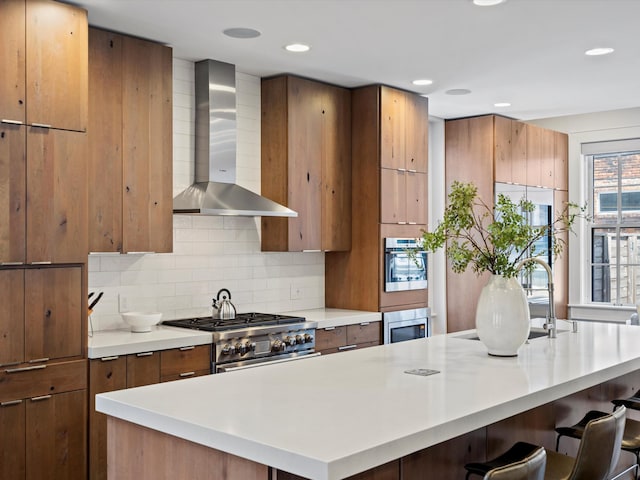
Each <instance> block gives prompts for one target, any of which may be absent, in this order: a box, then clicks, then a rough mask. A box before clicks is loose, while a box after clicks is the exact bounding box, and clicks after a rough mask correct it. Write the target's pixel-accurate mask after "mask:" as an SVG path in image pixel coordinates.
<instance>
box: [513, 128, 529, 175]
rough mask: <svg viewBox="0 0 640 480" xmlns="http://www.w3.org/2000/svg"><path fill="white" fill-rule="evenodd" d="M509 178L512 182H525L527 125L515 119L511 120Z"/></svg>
mask: <svg viewBox="0 0 640 480" xmlns="http://www.w3.org/2000/svg"><path fill="white" fill-rule="evenodd" d="M511 162H512V166H511V178H512V180H513V183H517V184H519V185H526V184H527V127H526V124H525V123H522V122H518V121H516V120H514V121H512V122H511Z"/></svg>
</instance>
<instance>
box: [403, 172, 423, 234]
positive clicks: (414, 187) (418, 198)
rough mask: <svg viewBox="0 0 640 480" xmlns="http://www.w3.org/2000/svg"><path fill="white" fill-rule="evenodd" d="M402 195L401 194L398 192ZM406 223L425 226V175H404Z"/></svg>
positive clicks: (411, 173)
mask: <svg viewBox="0 0 640 480" xmlns="http://www.w3.org/2000/svg"><path fill="white" fill-rule="evenodd" d="M400 193H402V192H400ZM405 196H406V201H407V223H408V224H410V225H413V224H417V225H426V224H427V174H426V173H413V172H407V175H406V192H405Z"/></svg>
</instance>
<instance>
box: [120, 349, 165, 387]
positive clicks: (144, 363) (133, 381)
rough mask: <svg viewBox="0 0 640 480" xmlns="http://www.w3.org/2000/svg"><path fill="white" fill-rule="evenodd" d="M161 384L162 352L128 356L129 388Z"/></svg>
mask: <svg viewBox="0 0 640 480" xmlns="http://www.w3.org/2000/svg"><path fill="white" fill-rule="evenodd" d="M159 382H160V352H144V353H133V354H131V355H127V388H132V387H142V386H143V385H151V384H154V383H159Z"/></svg>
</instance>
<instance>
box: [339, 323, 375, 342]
mask: <svg viewBox="0 0 640 480" xmlns="http://www.w3.org/2000/svg"><path fill="white" fill-rule="evenodd" d="M381 323H382V322H371V323H366V324H356V325H347V345H351V344H354V343H355V344H361V343H371V342H373V343H376V342H377V343H378V344H380V343H381V340H380V339H381V338H382V335H381V334H382V325H381Z"/></svg>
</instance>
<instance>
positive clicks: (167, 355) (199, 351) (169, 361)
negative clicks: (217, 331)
mask: <svg viewBox="0 0 640 480" xmlns="http://www.w3.org/2000/svg"><path fill="white" fill-rule="evenodd" d="M202 370H205V371H207V372H208V373H211V345H198V346H197V347H183V348H174V349H171V350H163V351H162V352H161V353H160V375H161V376H162V379H163V381H165V377H169V376H172V377H173V376H175V377H177V378H180V376H179V375H180V374H181V373H187V372H198V371H202Z"/></svg>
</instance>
